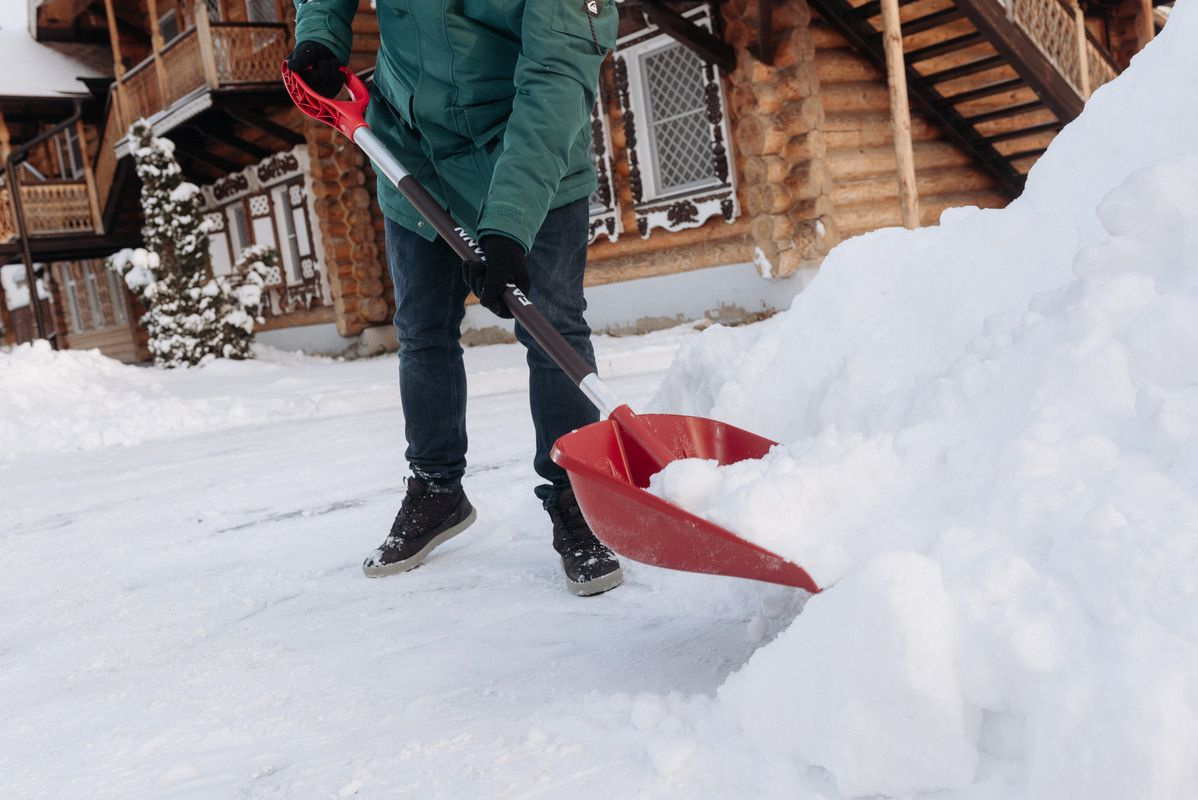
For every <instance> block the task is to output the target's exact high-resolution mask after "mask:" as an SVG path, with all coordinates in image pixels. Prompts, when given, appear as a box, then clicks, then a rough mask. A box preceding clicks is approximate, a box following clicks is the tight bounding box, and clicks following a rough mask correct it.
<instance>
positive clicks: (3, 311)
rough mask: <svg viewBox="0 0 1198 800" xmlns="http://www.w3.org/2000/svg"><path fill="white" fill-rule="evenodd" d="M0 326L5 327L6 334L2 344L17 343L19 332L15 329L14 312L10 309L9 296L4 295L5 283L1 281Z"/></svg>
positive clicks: (1, 341)
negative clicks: (13, 322)
mask: <svg viewBox="0 0 1198 800" xmlns="http://www.w3.org/2000/svg"><path fill="white" fill-rule="evenodd" d="M0 328H4V336H3V337H0V344H16V343H17V334H16V331H14V330H13V325H12V312H11V311H9V310H8V298H7V297H5V295H4V284H2V283H0Z"/></svg>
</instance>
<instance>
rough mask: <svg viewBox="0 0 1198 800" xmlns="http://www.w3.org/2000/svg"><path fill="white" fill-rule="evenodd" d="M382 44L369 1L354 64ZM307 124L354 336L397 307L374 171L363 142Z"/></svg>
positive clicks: (335, 282)
mask: <svg viewBox="0 0 1198 800" xmlns="http://www.w3.org/2000/svg"><path fill="white" fill-rule="evenodd" d="M377 49H378V20H377V18H376V17H375V15H374V12H373V11H371V10H370V8H369V7H368V6H366V4H363V6H362V8H361V9H360V10H359V12H358V15H357V16H356V17H355V18H354V49H353V52H352V53H351V55H350V66H351V67H352V68H353V69H355V70H361V69H364V68H366V67H368V66H372V65H373V64H374V57H375V52H376V51H377ZM302 129H303V132H304V138H305V139H306V140H307V146H308V156H309V158H310V162H311V171H312V185H313V189H314V193H315V198H314V199H315V207H316V216H317V220H318V223H319V225H320V234H321V240H322V242H323V246H324V253H323V254H322V261H323V263H324V266H325V269H326V270H327V274H328V278H329V289H330V291H331V292H332V295H333V310H334V312H335V316H336V321H337V330H338V332H339V333H340V334H341V335H342V336H354V335H357V334H359V333H361V332H362V331H363V330H364V329H366V328H369V327H372V326H375V325H383V324H386V323H387V322H388V320H389V319H390V317H391V313H392V301H391V290H390V281H389V279H388V277H387V269H386V261H385V258H386V251H385V249H384V247H383V244H382V235H381V224H382V223H381V220H382V213H381V212H380V211H379V210H378V206H377V204H376V202H375V189H374V181H375V175H374V171H373V170H372V169H370V167H369V166H368V165H367V163H366V158H365V157H364V156H363V155H362V154H361V152H360V151H359V150H358V148H357V147H355V146H354V145H353V144H352V143H351V142H349V141H347V140H346V139H345V137H344V136H342V135H341V134H340V133H338V132H337V131H335V130H333V129H332V128H330V127H328V126H326V125H322V124H320V123H317V122H313V121H312V120H309V119H305V120H304V122H303V123H302Z"/></svg>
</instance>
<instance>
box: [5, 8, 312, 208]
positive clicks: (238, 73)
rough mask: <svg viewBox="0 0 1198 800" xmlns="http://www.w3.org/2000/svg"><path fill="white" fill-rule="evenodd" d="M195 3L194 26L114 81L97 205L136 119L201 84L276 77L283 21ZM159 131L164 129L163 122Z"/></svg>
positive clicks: (283, 52)
mask: <svg viewBox="0 0 1198 800" xmlns="http://www.w3.org/2000/svg"><path fill="white" fill-rule="evenodd" d="M199 8H200V9H201V14H200V15H199V17H198V19H197V20H196V25H195V27H193V28H190V29H188V30H186V31H184V32H183V33H181V34H180V35H178V36H176V37H175V38H174V39H172V40H171V41H170V42H169V43H168V44H167V45H166V46H165V47H163V48H162V50H161V51H159V52H158V53H155V54H154V55H152V56H150V57H149V58H147V59H146V60H145V61H142V62H141V63H140V64H138V65H137V66H136V67H134V68H133V69H131V70H129V71H128V72H126V73H125V75H124V76H123V77H122V78H121V79H120V80H118V81H116V82H115V83H113V88H112V92H111V93H110V95H109V98H110V102H109V104H108V109H107V111H106V118H105V121H104V132H103V134H102V136H101V138H100V144H99V150H98V152H97V154H96V163H95V178H96V190H97V193H98V195H99V203H100V208H101V209H104V208H107V205H108V198H109V193H110V192H111V190H112V181H113V176H114V175H115V174H116V164H117V155H116V150H115V148H116V145H117V143H118V142H120V141H121V140H123V139H124V138H125V134H126V133H127V132H128V130H129V126H130V125H132V124H133V123H134V122H136V121H137V120H139V119H142V118H151V117H154V115H156V114H160V113H161V112H163V111H166V110H168V109H169V108H171V106H173V105H174V104H175V103H178V102H179V101H181V100H182V99H183V98H185V97H188V96H189V95H191V94H192V93H193V92H195V91H197V90H200V89H203V88H204V87H207V88H209V89H220V88H224V87H230V88H232V87H238V86H247V85H255V84H258V85H262V84H272V83H278V82H279V64H280V62H282V60H283V59H284V58H286V57H287V53H288V49H289V45H288V27H287V26H286V25H284V24H281V23H256V22H209V21H208V19H207V16H206V15H204V14H203V13H202V9H203V8H204V4H203V3H201V4H199ZM158 132H159V133H165V131H164V130H162V129H161V128H159V130H158ZM0 224H3V223H0Z"/></svg>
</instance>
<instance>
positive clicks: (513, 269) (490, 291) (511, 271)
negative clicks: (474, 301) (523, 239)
mask: <svg viewBox="0 0 1198 800" xmlns="http://www.w3.org/2000/svg"><path fill="white" fill-rule="evenodd" d="M478 246H479V247H481V248H482V250H483V255H484V256H486V259H487V260H486V263H483V262H481V261H467V262H466V263H465V264H463V265H462V271H463V272H465V278H466V283H468V284H470V289H471V290H472V291H473V292H474V296H475V297H477V298H478V302H479V303H481V304H482V306H483V308H485V309H487V310H488V311H490V312H492V313H494V314H496V315H498V316H500V317H502V318H504V319H511V318H512V312H511V311H508V308H507V304H506V303H504V302H503V290H504V289H506V288H507V287H508V286H509V285H511V286H515V287H516V288H517V289H519V290H520V291H521V292H523V293H524V294H525V295H527V294H528V291H529V289H530V288H531V287H532V282H531V281H530V280H529V278H528V268H527V267H525V266H524V248H523V247H521V246H520V243H519V242H517V241H515V240H513V239H509V238H507V237H506V236H498V235H491V236H484V237H483V238H482V239H480V240H479V243H478Z"/></svg>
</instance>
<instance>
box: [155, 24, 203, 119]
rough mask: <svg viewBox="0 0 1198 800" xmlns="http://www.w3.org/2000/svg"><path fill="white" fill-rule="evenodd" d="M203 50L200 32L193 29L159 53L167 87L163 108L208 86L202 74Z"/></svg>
mask: <svg viewBox="0 0 1198 800" xmlns="http://www.w3.org/2000/svg"><path fill="white" fill-rule="evenodd" d="M202 48H203V41H202V39H201V37H200V35H199V32H198V31H197V29H196V28H192V29H191V30H189V31H187V32H185V33H184V34H183V35H182V36H179V37H176V38H175V40H174V41H172V42H171V43H170V44H168V45H167V46H166V47H164V48H163V49H162V53H161V55H160V58H161V62H160V63H161V64H162V73H163V77H164V81H163V83H164V84H165V86H166V97H165V98H164V99H165V102H164V103H163V105H162V107H163V108H169V107H170V106H171V104H172V103H176V102H178V101H179V100H181V99H182V98H184V97H186V96H187V95H189V94H191V93H192V92H194V91H195V90H196V89H199V88H200V87H201V86H203V85H204V84H205V83H207V82H208V80H207V76H206V75H205V74H204V57H203V52H202ZM157 110H158V109H153V111H157ZM153 111H151V113H153Z"/></svg>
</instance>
